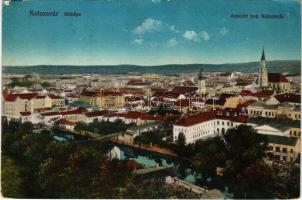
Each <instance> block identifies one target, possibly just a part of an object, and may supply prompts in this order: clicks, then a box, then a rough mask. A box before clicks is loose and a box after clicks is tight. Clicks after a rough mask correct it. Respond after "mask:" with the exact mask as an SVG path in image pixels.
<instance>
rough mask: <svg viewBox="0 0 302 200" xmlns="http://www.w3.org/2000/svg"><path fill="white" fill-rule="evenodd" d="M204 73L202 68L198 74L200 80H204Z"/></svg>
mask: <svg viewBox="0 0 302 200" xmlns="http://www.w3.org/2000/svg"><path fill="white" fill-rule="evenodd" d="M202 72H203V68H202V67H201V68H200V70H199V74H198V80H202Z"/></svg>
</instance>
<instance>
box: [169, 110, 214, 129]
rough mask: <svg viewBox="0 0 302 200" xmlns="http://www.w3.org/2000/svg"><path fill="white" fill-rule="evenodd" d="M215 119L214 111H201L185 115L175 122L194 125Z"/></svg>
mask: <svg viewBox="0 0 302 200" xmlns="http://www.w3.org/2000/svg"><path fill="white" fill-rule="evenodd" d="M212 119H215V113H214V112H213V111H209V112H203V113H199V114H197V115H192V116H184V117H182V118H181V119H180V120H179V121H177V122H176V123H175V125H178V126H192V125H194V124H199V123H202V122H205V121H209V120H212Z"/></svg>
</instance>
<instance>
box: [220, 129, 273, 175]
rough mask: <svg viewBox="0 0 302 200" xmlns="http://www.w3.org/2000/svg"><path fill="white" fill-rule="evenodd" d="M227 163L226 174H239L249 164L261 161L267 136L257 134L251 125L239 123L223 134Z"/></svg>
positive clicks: (264, 153) (265, 148) (265, 151)
mask: <svg viewBox="0 0 302 200" xmlns="http://www.w3.org/2000/svg"><path fill="white" fill-rule="evenodd" d="M223 140H224V141H225V144H226V152H227V159H228V164H227V165H226V168H227V169H226V170H227V174H228V175H230V176H236V175H238V174H241V173H242V172H243V170H245V169H246V168H247V167H248V166H250V165H251V164H254V163H256V162H257V161H261V160H262V159H263V157H264V156H265V155H266V153H267V145H268V137H267V136H266V135H262V134H258V133H257V132H256V130H255V129H253V128H252V127H251V126H246V125H240V126H238V128H232V129H229V130H228V131H227V132H226V133H225V134H224V135H223Z"/></svg>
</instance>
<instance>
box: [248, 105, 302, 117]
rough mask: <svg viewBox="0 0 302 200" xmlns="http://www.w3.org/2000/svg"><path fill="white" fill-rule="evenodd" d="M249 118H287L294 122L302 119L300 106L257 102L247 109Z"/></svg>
mask: <svg viewBox="0 0 302 200" xmlns="http://www.w3.org/2000/svg"><path fill="white" fill-rule="evenodd" d="M247 110H248V115H249V117H266V118H277V117H286V118H289V119H293V120H300V119H301V112H300V106H297V105H291V104H289V103H282V104H279V105H271V104H266V103H265V102H263V101H257V102H255V103H252V104H250V105H249V106H248V107H247Z"/></svg>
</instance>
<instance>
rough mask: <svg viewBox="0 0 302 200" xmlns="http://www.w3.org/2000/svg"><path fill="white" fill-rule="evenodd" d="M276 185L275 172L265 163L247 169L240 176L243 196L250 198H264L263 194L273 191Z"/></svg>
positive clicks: (252, 165)
mask: <svg viewBox="0 0 302 200" xmlns="http://www.w3.org/2000/svg"><path fill="white" fill-rule="evenodd" d="M274 184H275V174H274V171H273V170H272V169H271V168H270V167H269V166H268V165H266V164H264V163H255V164H251V165H250V166H249V167H247V168H246V169H245V170H244V171H243V173H242V175H241V176H240V185H241V188H242V189H243V191H242V192H243V193H244V194H242V197H243V195H244V196H246V197H248V198H261V197H262V198H263V194H265V193H266V192H267V191H271V190H272V189H273V187H274Z"/></svg>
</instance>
